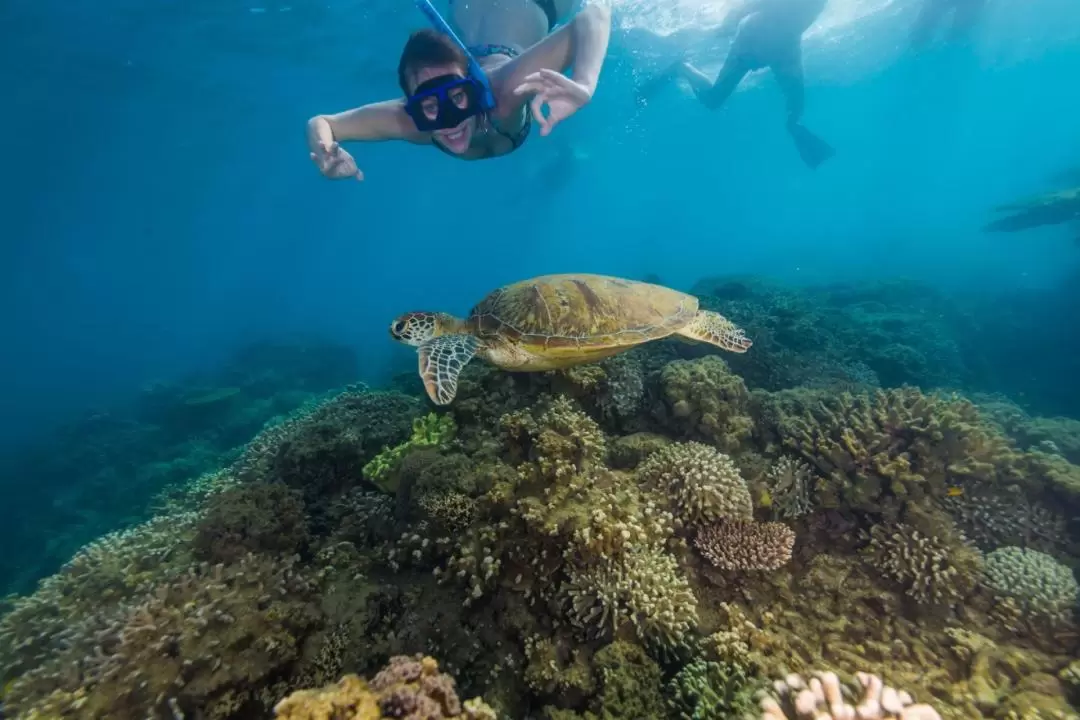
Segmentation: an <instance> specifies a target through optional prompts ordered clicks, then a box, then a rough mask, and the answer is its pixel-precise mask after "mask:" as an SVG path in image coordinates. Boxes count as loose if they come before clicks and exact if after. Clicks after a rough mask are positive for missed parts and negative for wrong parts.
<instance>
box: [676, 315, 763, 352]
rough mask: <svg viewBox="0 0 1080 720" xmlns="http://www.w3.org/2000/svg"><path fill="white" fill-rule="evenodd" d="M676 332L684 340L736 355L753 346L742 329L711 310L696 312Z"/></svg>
mask: <svg viewBox="0 0 1080 720" xmlns="http://www.w3.org/2000/svg"><path fill="white" fill-rule="evenodd" d="M676 332H677V334H679V335H681V336H683V337H685V338H689V339H691V340H697V341H698V342H706V343H709V344H710V345H715V346H716V347H718V348H721V349H723V350H729V351H731V352H736V353H744V352H746V351H747V350H749V349H750V346H751V345H753V344H754V343H753V342H752V341H751V340H750V339H749V338H747V337H746V335H745V333H743V331H742V328H740V327H739V326H738V325H736V324H735V323H733V322H731V321H730V320H728V319H727V318H726V317H724V316H723V315H721V314H720V313H716V312H713V311H711V310H698V312H697V315H695V316H694V319H693V320H691V321H690V322H689V323H687V325H686V326H685V327H683V328H680V329H679V330H678V331H676Z"/></svg>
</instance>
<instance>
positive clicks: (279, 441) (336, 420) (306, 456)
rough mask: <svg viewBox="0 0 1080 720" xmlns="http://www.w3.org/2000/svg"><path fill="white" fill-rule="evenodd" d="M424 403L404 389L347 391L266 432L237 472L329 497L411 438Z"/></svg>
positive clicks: (315, 496) (250, 446) (250, 448)
mask: <svg viewBox="0 0 1080 720" xmlns="http://www.w3.org/2000/svg"><path fill="white" fill-rule="evenodd" d="M421 407H422V405H421V403H420V401H419V400H417V399H416V398H414V397H411V396H408V395H403V394H401V393H396V392H368V391H366V390H363V391H359V390H352V389H350V390H346V391H345V392H342V393H340V394H338V395H336V396H335V397H333V398H330V399H329V400H326V401H325V402H322V403H319V404H317V405H314V406H311V407H306V408H304V409H302V410H300V411H298V412H297V413H295V414H293V415H292V416H290V417H289V418H287V419H285V420H283V421H282V422H280V423H278V424H276V425H273V426H270V427H268V428H266V429H265V430H263V431H262V432H261V433H259V435H257V436H256V437H255V439H254V440H252V441H251V442H250V443H248V445H247V447H246V448H245V450H244V453H243V455H242V456H241V457H240V459H239V460H238V461H237V463H236V466H235V468H234V472H235V474H236V476H237V477H238V478H240V479H241V480H244V481H248V480H267V481H272V480H281V481H283V482H285V483H286V484H287V485H290V486H293V487H297V488H299V489H301V490H302V491H303V492H304V494H305V497H310V498H312V499H317V500H325V499H326V498H327V496H333V495H334V494H336V493H337V492H340V491H342V490H347V489H349V488H350V487H352V486H353V485H354V484H355V483H356V482H357V481H358V479H359V478H360V477H361V472H362V469H363V467H364V465H365V464H366V463H367V462H369V461H370V460H371V459H372V458H373V457H374V456H375V455H376V453H378V452H379V451H380V449H382V448H385V447H388V446H390V447H392V446H394V445H397V444H398V443H400V442H402V441H404V440H406V439H407V438H408V437H409V432H410V429H411V428H410V420H409V418H411V417H414V416H415V415H416V414H417V412H418V411H419V410H420V408H421Z"/></svg>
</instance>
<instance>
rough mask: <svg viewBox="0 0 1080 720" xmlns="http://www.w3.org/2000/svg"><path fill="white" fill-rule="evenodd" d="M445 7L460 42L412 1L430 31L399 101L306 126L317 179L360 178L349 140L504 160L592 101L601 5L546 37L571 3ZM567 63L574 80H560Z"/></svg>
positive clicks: (411, 59) (605, 31) (417, 41)
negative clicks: (535, 129) (534, 129)
mask: <svg viewBox="0 0 1080 720" xmlns="http://www.w3.org/2000/svg"><path fill="white" fill-rule="evenodd" d="M450 2H451V4H450V9H451V12H452V18H453V21H454V24H455V25H456V27H457V28H458V30H459V31H460V36H459V35H458V34H456V33H455V32H454V31H453V30H451V28H450V26H449V25H448V24H447V23H446V21H445V20H443V18H442V17H441V16H440V15H439V14H438V13H437V12H436V11H435V9H434V8H433V7H432V6H431V4H430V2H428V0H417V5H418V6H419V8H420V9H421V10H422V11H423V12H424V13H425V14H426V15H427V16H428V19H429V20H430V21H431V23H432V24H433V25H434V26H435V28H436V29H435V30H420V31H418V32H414V33H413V34H412V35H411V36H410V37H409V39H408V41H407V42H406V43H405V48H404V50H403V51H402V53H401V60H400V62H399V63H398V83H399V85H400V86H401V90H402V92H403V93H404V95H405V97H404V98H398V99H394V100H386V101H383V102H377V103H372V104H370V105H364V106H362V107H359V108H355V109H353V110H346V111H345V112H342V113H338V114H336V115H317V116H315V117H313V118H311V120H309V121H308V145H309V146H310V150H311V159H312V160H313V161H314V162H315V164H316V166H318V168H319V170H320V171H321V172H322V174H323V175H325V176H326V177H328V178H332V179H342V178H357V179H359V180H363V179H364V175H363V173H362V172H361V171H360V170H359V168H358V167H357V165H356V161H355V160H354V159H353V157H352V156H351V155H350V154H349V153H348V152H346V151H345V150H344V149H342V147H341V145H340V143H342V142H346V141H349V140H364V141H376V140H405V141H408V142H411V143H416V144H419V145H434V146H435V147H436V148H438V149H439V150H441V151H443V152H445V153H447V154H448V155H451V156H454V157H458V158H461V159H463V160H480V159H484V158H492V157H498V156H500V155H506V154H508V153H511V152H513V151H514V150H516V149H517V148H519V147H521V145H522V143H524V142H525V139H526V138H527V137H528V135H529V131H530V128H531V125H532V123H533V122H536V124H537V125H539V126H540V134H541V135H548V134H550V133H551V131H552V129H553V128H554V127H555V126H556V125H557V124H558V123H560V122H562V121H563V120H565V119H566V118H568V117H570V116H571V115H573V114H574V113H575V112H577V111H578V110H580V109H581V108H582V107H584V106H585V105H586V104H588V103H589V101H590V100H591V99H592V96H593V93H594V92H595V90H596V84H597V81H598V79H599V77H600V68H601V67H602V66H603V63H604V56H605V55H606V54H607V46H608V39H609V36H610V34H611V11H610V10H608V9H607V8H606V7H603V6H600V5H590V6H588V7H586V8H585V9H583V10H582V11H581V12H579V13H578V14H577V15H575V16H574V17H573V19H572V20H570V21H569V23H567V24H566V25H565V26H564V27H561V28H559V29H558V30H555V31H554V32H552V30H553V29H554V27H555V25H556V24H557V23H558V22H559V21H560V20H562V19H564V18H565V17H566V16H567V15H569V14H570V10H571V3H572V2H573V0H450ZM571 65H572V66H573V68H574V71H573V79H571V78H569V77H567V76H566V75H564V74H563V72H564V71H565V70H566V69H567V68H569V67H570V66H571ZM544 105H546V106H547V109H548V114H547V116H546V117H545V116H544V114H543V112H542V108H543V106H544ZM530 109H531V113H530Z"/></svg>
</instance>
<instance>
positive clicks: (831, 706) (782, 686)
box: [761, 672, 941, 720]
mask: <svg viewBox="0 0 1080 720" xmlns="http://www.w3.org/2000/svg"><path fill="white" fill-rule="evenodd" d="M857 678H858V681H859V684H860V685H861V686H862V698H861V699H860V700H859V701H858V705H856V706H852V705H850V704H848V702H847V701H846V699H845V697H844V694H843V692H842V686H841V684H840V679H839V678H838V677H837V675H836V673H832V672H824V673H819V674H817V675H816V676H814V677H813V678H811V680H810V681H809V682H807V681H806V680H804V679H803V678H802V677H801V676H799V675H788V676H787V677H786V678H785V679H783V680H778V681H777V682H776V683H775V684H774V686H773V688H774V690H775V693H776V695H775V696H767V697H765V698H764V699H763V700H762V701H761V709H762V711H763V714H762V716H761V720H796V719H797V718H810V717H812V718H817V719H818V720H822V719H824V718H830V719H832V720H855V719H856V718H858V720H881V719H883V718H898V719H899V720H941V716H940V715H938V713H937V711H936V710H934V708H932V707H930V706H929V705H925V704H918V705H915V704H912V702H913V701H912V698H911V695H909V694H908V693H907V692H905V691H903V690H899V691H898V690H894V689H893V688H891V687H888V686H886V685H885V683H883V682H882V680H881V678H879V677H877V676H876V675H871V674H869V673H864V672H860V673H858V674H857ZM785 705H786V706H787V708H788V709H787V710H785V708H784V706H785Z"/></svg>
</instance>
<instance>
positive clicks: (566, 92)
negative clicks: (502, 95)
mask: <svg viewBox="0 0 1080 720" xmlns="http://www.w3.org/2000/svg"><path fill="white" fill-rule="evenodd" d="M514 94H515V95H517V96H519V97H520V96H521V95H532V96H533V98H532V100H530V101H529V108H530V109H531V110H532V116H533V118H534V119H535V120H536V124H537V125H539V126H540V134H541V135H549V134H551V131H552V129H553V128H554V127H555V126H556V125H558V124H559V123H560V122H562V121H563V120H565V119H566V118H568V117H570V116H571V115H573V114H574V113H576V112H577V111H578V110H580V109H581V108H583V107H585V106H586V105H587V104H588V103H589V101H590V100H592V90H590V89H589V88H587V87H585V86H584V85H582V84H581V83H578V82H574V81H573V80H571V79H570V78H568V77H566V76H565V75H563V74H562V73H559V72H555V71H554V70H549V69H547V68H545V69H543V70H540V71H539V72H534V73H533V74H532V75H528V76H526V77H525V81H524V82H523V83H521V85H518V86H517V87H516V88H515V89H514ZM544 105H547V107H548V114H547V117H545V116H544V112H543V108H544Z"/></svg>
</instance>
